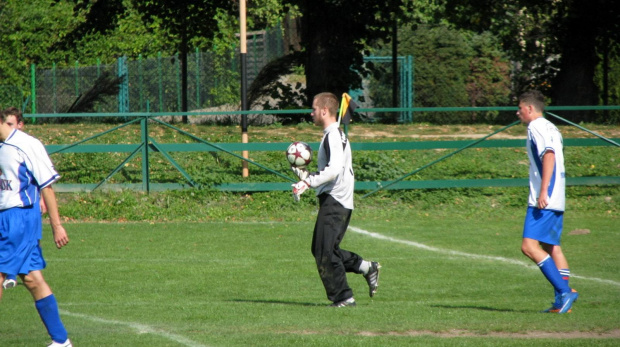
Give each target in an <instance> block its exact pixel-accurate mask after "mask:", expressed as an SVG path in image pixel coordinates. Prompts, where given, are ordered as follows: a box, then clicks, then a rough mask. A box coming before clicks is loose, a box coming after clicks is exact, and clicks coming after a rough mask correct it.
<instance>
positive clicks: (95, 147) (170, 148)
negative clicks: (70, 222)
mask: <svg viewBox="0 0 620 347" xmlns="http://www.w3.org/2000/svg"><path fill="white" fill-rule="evenodd" d="M479 109H480V108H471V107H470V108H450V109H449V110H448V109H446V108H409V109H398V108H392V109H382V111H384V112H403V111H406V112H413V113H414V114H415V112H417V111H425V112H432V111H443V112H445V111H452V110H453V111H459V112H462V111H478V110H479ZM493 109H495V110H498V109H501V110H509V111H515V110H516V108H514V107H509V108H508V107H507V108H503V107H502V108H493ZM563 109H571V110H574V109H575V107H570V108H566V107H548V111H551V110H563ZM582 109H620V106H584V107H582ZM310 111H311V110H264V111H232V112H230V113H231V114H307V113H309V112H310ZM357 111H360V112H365V111H376V109H358V110H357ZM183 114H184V115H188V116H189V117H191V116H199V115H209V114H222V112H190V113H183ZM547 114H548V115H550V116H552V117H555V118H557V119H559V120H561V121H564V122H567V123H568V124H570V125H572V126H576V127H579V128H581V129H582V130H584V131H586V132H588V133H590V134H592V135H595V136H597V137H598V138H567V139H564V146H565V147H571V146H614V147H620V145H619V144H618V143H619V142H620V139H618V138H614V139H609V138H605V137H603V136H601V135H598V134H596V133H594V132H592V131H589V130H588V129H585V128H583V127H581V126H579V125H577V124H574V123H571V122H569V121H567V120H565V119H563V118H561V117H560V116H558V115H556V114H554V113H551V112H547ZM164 115H165V116H170V115H172V116H175V115H181V113H178V114H176V113H172V114H171V113H156V112H155V113H104V114H36V115H25V116H26V117H127V118H130V119H131V120H129V121H127V122H126V123H124V124H121V125H118V126H114V127H112V128H110V129H108V130H105V131H103V132H101V133H98V134H96V135H94V136H90V137H87V138H85V139H82V140H79V141H77V142H74V143H71V144H54V145H47V146H46V148H47V150H48V152H49V153H50V155H55V154H59V153H112V152H116V153H129V155H128V156H127V157H126V158H125V159H124V160H123V161H122V162H120V163H119V165H118V166H117V167H116V168H115V169H114V170H112V171H111V172H110V173H109V174H108V175H107V176H106V177H105V179H103V180H102V181H100V182H98V183H88V184H77V183H76V184H62V183H59V184H56V185H55V187H56V189H57V190H58V191H64V192H68V191H92V190H96V189H99V188H101V187H103V186H105V187H106V189H139V190H144V191H147V192H148V191H152V190H153V191H157V190H167V189H184V188H192V187H200V186H201V185H200V184H197V183H196V181H195V180H194V179H193V178H192V177H191V175H189V174H188V173H187V172H186V171H185V170H184V169H183V165H182V164H181V163H179V162H177V161H176V160H175V159H173V157H172V156H171V155H170V153H171V152H218V153H223V154H226V155H230V156H233V157H235V158H236V159H238V160H240V161H241V160H244V161H247V162H248V163H249V164H251V165H254V166H256V167H259V168H260V169H261V170H264V171H267V172H269V173H271V174H273V175H274V176H278V177H280V178H281V179H284V180H285V182H226V183H218V184H213V185H210V186H209V188H211V189H215V190H221V191H246V192H249V191H274V190H289V189H290V184H291V183H290V182H293V181H294V180H293V179H292V178H291V176H289V175H286V174H284V173H281V172H278V171H277V170H273V169H271V168H269V167H267V166H265V165H263V164H261V163H259V162H255V161H253V160H251V159H245V158H243V157H242V156H241V155H239V154H237V153H236V152H241V151H244V150H247V151H254V152H257V151H282V152H283V151H284V150H285V149H286V147H287V146H288V145H289V143H288V142H281V143H213V142H210V141H207V140H205V139H202V138H200V137H198V136H196V135H193V134H191V133H189V132H187V131H184V130H182V129H180V128H177V127H175V126H174V125H172V124H168V123H166V122H164V121H161V120H159V119H157V118H156V117H160V116H164ZM517 123H518V122H514V123H512V124H510V125H508V126H506V127H504V128H502V129H500V130H498V131H495V132H493V133H490V134H489V135H486V136H484V137H482V138H480V139H477V140H474V141H464V140H456V141H415V142H372V143H353V144H352V149H353V150H354V151H385V150H429V149H456V150H455V151H454V152H452V153H450V154H448V155H445V156H443V157H441V158H440V159H438V160H435V161H433V162H430V163H428V164H425V165H423V166H421V167H420V168H418V169H416V170H415V171H413V172H411V173H409V174H407V175H405V176H403V177H401V178H399V179H396V180H392V181H372V182H371V181H357V182H356V185H355V189H356V190H365V191H371V192H370V193H367V194H366V195H365V196H367V195H370V194H372V193H374V192H376V191H379V190H383V189H419V188H455V187H459V188H463V187H511V186H525V185H527V184H528V180H527V178H514V179H504V178H502V179H457V180H452V179H450V180H431V181H415V180H405V178H408V177H410V176H412V175H413V174H415V173H417V172H419V171H421V170H424V169H426V168H428V167H430V166H432V165H435V164H436V163H438V162H440V161H443V160H446V159H448V158H450V157H451V156H453V155H455V154H458V153H459V152H461V151H463V150H465V149H468V148H473V147H478V148H502V147H523V145H524V143H523V140H488V138H489V137H490V136H492V135H494V134H496V133H499V132H501V131H503V130H506V129H508V128H509V127H511V126H513V125H515V124H517ZM135 124H139V125H140V138H141V141H140V142H139V143H133V144H87V142H89V141H91V140H93V139H95V138H97V137H100V136H102V135H105V134H108V133H110V132H113V131H116V130H118V129H121V128H123V127H125V126H128V125H135ZM150 124H158V125H162V126H165V127H167V128H169V129H172V130H174V131H176V132H178V133H180V134H182V135H184V136H187V137H189V138H191V139H192V140H194V141H195V143H159V142H158V141H156V140H155V139H154V138H153V137H152V136H150V135H149V125H150ZM310 145H311V147H313V149H314V150H316V149H318V146H319V144H318V143H311V144H310ZM152 153H159V154H161V155H162V156H163V157H165V158H166V160H168V161H169V162H170V163H171V164H172V165H173V166H174V168H176V169H177V170H178V171H179V172H180V173H181V175H182V176H183V177H184V179H185V182H178V183H157V182H151V179H150V174H149V172H150V169H151V168H150V160H149V158H150V156H151V154H152ZM138 154H141V158H142V160H141V166H142V183H141V184H138V183H122V184H108V183H107V181H108V180H109V179H110V178H111V177H112V176H114V175H115V174H116V173H118V172H119V171H120V170H121V169H122V168H123V167H124V166H125V164H126V163H127V162H129V161H130V160H131V159H132V158H134V157H135V156H136V155H138ZM567 184H568V185H599V184H612V185H616V184H620V176H611V177H573V178H568V179H567Z"/></svg>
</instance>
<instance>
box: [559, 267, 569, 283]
mask: <svg viewBox="0 0 620 347" xmlns="http://www.w3.org/2000/svg"><path fill="white" fill-rule="evenodd" d="M560 275H562V279H563V280H564V282H566V285H567V286H569V287H570V285H569V284H568V280H570V270H569V269H560Z"/></svg>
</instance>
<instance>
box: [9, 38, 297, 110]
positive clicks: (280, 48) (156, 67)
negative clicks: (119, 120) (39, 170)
mask: <svg viewBox="0 0 620 347" xmlns="http://www.w3.org/2000/svg"><path fill="white" fill-rule="evenodd" d="M247 44H248V54H247V60H248V76H247V77H248V83H249V84H250V83H252V81H253V79H254V78H255V77H256V75H257V74H258V72H259V71H260V70H261V69H262V68H263V66H264V65H266V64H267V63H268V62H269V61H271V60H273V59H275V58H277V57H280V56H282V55H284V52H285V50H284V42H283V40H282V34H281V28H274V29H270V30H263V31H256V32H250V33H248V43H247ZM187 71H188V75H187V80H188V82H187V96H188V109H190V110H201V109H205V108H208V107H213V106H219V105H223V104H237V103H239V81H240V77H239V54H238V52H237V51H236V50H222V51H218V52H200V51H199V50H198V49H196V50H195V52H193V53H191V54H188V58H187ZM104 75H107V76H112V77H123V78H122V80H121V83H120V90H119V91H118V92H117V93H114V94H112V95H110V94H106V95H105V96H104V97H103V98H102V100H101V102H99V103H98V108H97V110H96V112H98V113H111V112H117V113H128V112H149V111H155V112H178V111H181V102H182V100H181V80H182V78H181V65H180V60H179V55H174V56H163V55H162V54H159V55H158V56H157V57H149V58H143V57H142V56H141V55H140V56H138V58H137V59H132V60H130V59H127V58H126V57H120V58H118V59H117V61H116V62H115V63H113V64H102V63H101V62H98V63H97V64H96V65H92V66H83V65H81V64H80V63H79V62H77V61H76V62H75V64H74V66H71V67H57V66H56V65H55V64H54V65H52V66H51V67H50V66H45V67H42V66H35V65H34V64H33V65H32V66H31V90H30V93H31V95H32V99H31V103H30V105H29V106H30V113H32V114H39V113H42V114H48V113H63V112H66V110H67V109H68V108H69V107H70V106H71V105H73V104H74V103H75V102H76V100H78V99H79V98H80V97H81V96H84V95H86V94H87V93H88V92H89V90H91V89H93V88H96V86H95V82H96V81H97V80H98V79H99V78H100V77H101V76H104ZM1 92H2V88H0V93H1ZM20 95H21V94H20ZM1 96H2V95H1V94H0V97H1ZM19 104H20V105H21V102H20V103H19Z"/></svg>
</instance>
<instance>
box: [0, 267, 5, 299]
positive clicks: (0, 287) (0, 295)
mask: <svg viewBox="0 0 620 347" xmlns="http://www.w3.org/2000/svg"><path fill="white" fill-rule="evenodd" d="M4 279H5V275H4V274H3V273H2V272H0V281H1V282H3V283H4ZM2 291H3V288H2V286H0V301H1V300H2Z"/></svg>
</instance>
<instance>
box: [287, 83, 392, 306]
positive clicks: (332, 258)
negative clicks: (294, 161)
mask: <svg viewBox="0 0 620 347" xmlns="http://www.w3.org/2000/svg"><path fill="white" fill-rule="evenodd" d="M337 115H338V99H337V97H336V96H335V95H334V94H332V93H320V94H317V95H316V96H315V97H314V100H313V102H312V114H311V116H312V120H313V122H314V124H315V125H317V126H320V127H322V128H323V139H322V140H321V145H320V147H319V153H318V163H317V166H318V172H314V173H311V174H310V173H308V171H306V169H305V168H297V167H292V169H293V171H294V172H295V174H297V176H298V177H299V179H300V181H299V182H297V183H295V184H293V195H294V196H295V199H296V200H298V199H299V196H300V195H301V194H302V193H303V192H305V191H306V190H307V189H308V188H309V187H311V188H314V189H315V190H316V195H317V197H318V198H319V214H318V216H317V220H316V224H315V226H314V234H313V236H312V254H313V255H314V258H315V260H316V265H317V268H318V271H319V276H320V277H321V280H322V281H323V286H324V287H325V292H326V293H327V298H328V299H329V300H330V301H332V302H333V304H331V305H330V306H332V307H346V306H355V299H354V298H353V291H352V290H351V288H350V287H349V285H348V283H347V276H346V273H347V272H353V273H356V274H362V275H363V276H364V278H366V282H367V283H368V287H369V289H370V296H371V297H372V296H374V294H375V293H376V291H377V285H378V281H379V268H380V265H379V263H377V262H370V261H366V260H364V259H362V257H361V256H359V255H357V254H355V253H353V252H350V251H347V250H344V249H341V248H340V242H341V241H342V239H343V238H344V234H345V232H346V230H347V228H348V226H349V221H350V219H351V213H352V212H353V190H354V183H355V180H354V177H353V167H352V160H351V145H350V144H349V141H348V139H347V137H346V135H345V134H344V133H343V132H342V131H341V130H340V127H339V125H340V124H339V122H338V119H337Z"/></svg>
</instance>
